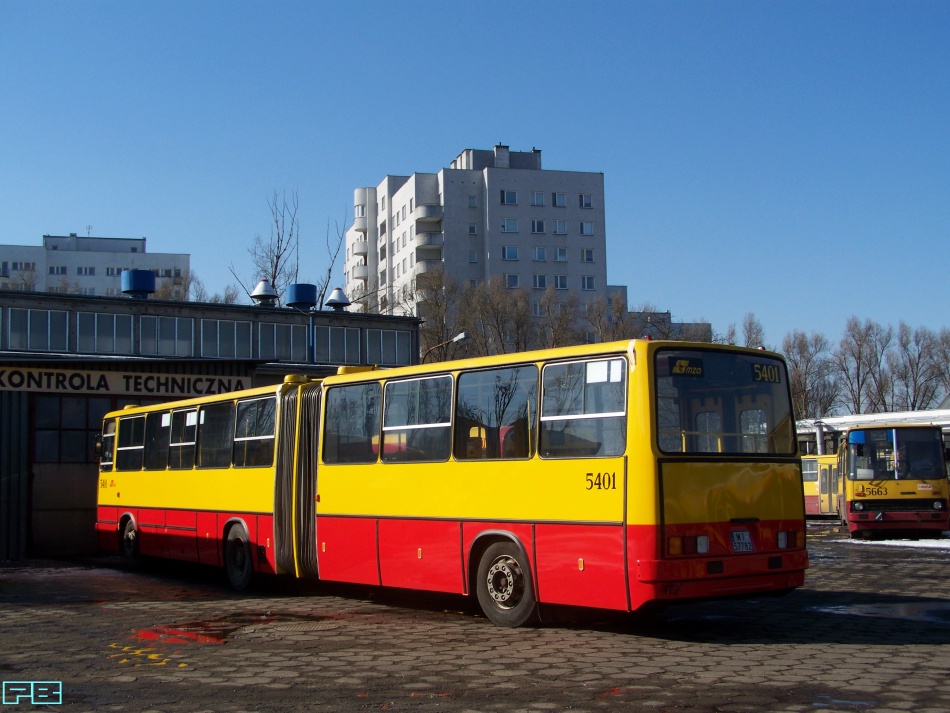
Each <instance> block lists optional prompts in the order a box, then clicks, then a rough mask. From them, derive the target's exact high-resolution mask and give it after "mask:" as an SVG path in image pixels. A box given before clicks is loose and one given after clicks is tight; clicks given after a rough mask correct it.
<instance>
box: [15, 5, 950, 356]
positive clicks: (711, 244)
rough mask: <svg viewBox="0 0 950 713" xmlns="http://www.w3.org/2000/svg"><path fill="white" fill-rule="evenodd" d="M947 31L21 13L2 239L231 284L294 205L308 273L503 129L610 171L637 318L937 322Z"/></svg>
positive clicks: (720, 11) (727, 19)
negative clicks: (277, 212) (356, 213)
mask: <svg viewBox="0 0 950 713" xmlns="http://www.w3.org/2000/svg"><path fill="white" fill-rule="evenodd" d="M948 38H950V3H948V2H924V1H921V2H879V1H875V0H861V1H860V2H848V1H840V2H806V1H802V0H794V1H791V2H785V1H782V0H776V1H772V2H760V1H758V0H755V1H741V2H740V1H736V2H714V1H708V2H707V1H703V2H659V1H658V2H635V1H632V0H631V1H629V2H621V1H617V2H589V3H585V2H578V1H577V0H571V1H570V2H567V1H561V0H557V1H554V2H543V3H538V2H527V1H523V2H513V1H511V0H507V1H505V2H493V1H489V2H445V1H439V2H435V1H432V2H428V1H425V2H423V1H413V2H388V1H387V2H383V1H379V2H340V3H320V2H281V1H277V2H263V1H262V2H240V1H234V2H223V1H217V2H193V1H191V0H188V1H187V2H125V1H123V2H117V1H112V0H109V1H91V2H35V1H31V2H19V1H11V0H2V1H0V99H2V105H0V108H2V110H0V137H2V138H0V184H2V186H3V188H2V190H0V243H15V244H33V245H35V244H39V241H40V239H41V236H42V235H44V234H54V235H56V234H58V235H62V234H68V233H70V232H75V233H79V234H81V235H85V234H86V232H87V228H86V226H92V228H91V234H92V235H97V236H109V237H141V236H146V237H147V238H148V240H149V242H148V246H149V250H150V251H152V252H182V253H190V254H191V255H192V268H193V269H194V271H195V272H196V273H197V274H198V275H199V277H200V278H201V279H202V280H203V282H204V283H205V285H206V287H207V288H208V289H209V290H210V291H221V290H222V289H223V287H224V286H225V285H226V284H228V283H229V282H232V281H233V280H232V279H231V276H230V274H229V272H228V269H227V268H228V264H229V263H232V262H233V263H234V264H235V265H236V266H237V267H238V269H239V271H241V272H242V274H244V273H246V272H248V271H249V270H250V266H249V261H248V258H247V247H248V246H249V245H250V244H251V242H252V240H253V239H254V236H255V235H256V234H262V235H264V236H267V235H268V234H269V218H270V214H269V210H268V207H267V200H268V198H269V196H271V195H272V194H273V192H274V191H275V190H276V191H279V192H283V191H285V190H286V191H288V192H293V191H296V192H297V193H298V195H299V200H300V214H299V215H300V220H301V226H302V231H301V238H302V241H303V244H302V259H303V266H304V267H303V275H302V277H305V278H308V279H316V277H317V276H318V275H319V274H320V273H321V272H322V271H323V270H324V269H325V267H324V266H325V263H326V249H325V247H324V239H325V234H326V230H327V224H328V222H329V223H330V224H331V229H332V226H333V224H335V223H341V224H342V223H344V222H345V221H348V220H349V219H350V216H351V214H352V196H353V189H354V188H356V187H360V186H370V185H376V184H377V183H378V182H379V181H380V180H381V179H382V177H383V176H384V175H386V174H410V173H412V172H414V171H422V172H436V171H438V170H439V169H440V168H442V167H444V166H447V165H448V163H449V162H450V161H451V160H452V159H453V158H454V157H455V156H456V155H457V154H458V153H459V152H460V151H461V150H462V149H465V148H490V147H491V146H493V145H494V144H495V143H498V142H501V143H505V144H508V145H509V146H511V148H512V149H513V150H530V149H531V148H532V147H538V148H540V149H542V150H543V161H544V167H545V168H550V169H562V170H576V171H602V172H603V173H604V175H605V184H606V203H607V204H606V209H607V226H606V230H607V246H608V255H609V257H608V273H609V275H608V276H609V281H610V282H611V283H612V284H626V285H628V286H629V295H630V301H631V303H632V304H633V305H640V304H643V303H650V304H652V305H654V306H656V307H657V308H659V309H661V310H670V311H671V312H672V314H673V317H674V318H675V319H678V320H694V319H705V320H708V321H711V322H712V324H713V328H714V329H715V330H716V331H718V332H724V331H725V330H726V329H727V328H728V326H729V325H730V324H736V325H737V326H738V327H739V328H740V330H741V324H742V320H743V317H744V315H745V314H746V313H747V312H752V313H754V314H755V315H756V317H757V318H758V319H759V320H760V321H761V322H762V323H763V325H764V327H765V330H766V341H767V342H768V343H769V344H771V345H773V346H776V345H778V344H779V343H780V342H781V339H782V337H783V336H784V335H785V334H786V333H787V332H789V331H791V330H793V329H799V330H804V331H807V332H810V331H812V330H817V331H821V332H823V333H825V335H826V336H828V337H829V338H830V339H831V340H832V341H833V342H837V341H838V339H840V337H841V334H842V332H843V329H844V325H845V322H846V320H847V318H848V317H849V316H851V315H857V316H858V317H860V318H861V319H865V318H870V319H873V320H875V321H878V322H881V323H884V324H893V325H894V326H896V325H897V323H898V321H899V320H901V319H903V320H905V321H907V322H908V323H910V324H911V325H913V326H926V327H930V328H931V329H935V330H936V329H940V328H942V327H945V326H950V319H948V317H947V314H946V266H947V257H948V252H950V247H948V237H950V196H948V192H950V96H948V95H950V49H948V44H947V43H948ZM336 274H337V275H338V276H339V275H340V274H341V270H340V269H338V270H337V273H336ZM341 281H342V280H341V279H340V278H339V277H338V278H336V279H335V280H334V282H335V283H338V282H341Z"/></svg>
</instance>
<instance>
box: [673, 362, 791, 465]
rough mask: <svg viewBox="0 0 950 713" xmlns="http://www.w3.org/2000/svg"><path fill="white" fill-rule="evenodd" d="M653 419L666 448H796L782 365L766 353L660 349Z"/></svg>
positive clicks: (715, 450) (726, 450)
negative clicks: (654, 417)
mask: <svg viewBox="0 0 950 713" xmlns="http://www.w3.org/2000/svg"><path fill="white" fill-rule="evenodd" d="M655 359H656V361H655V378H656V420H657V434H658V435H657V437H658V439H659V447H660V450H661V451H663V452H664V453H715V454H723V455H735V454H754V453H758V454H763V453H773V454H784V455H791V454H793V453H795V451H796V442H795V429H794V422H793V419H792V410H791V406H790V404H789V396H788V377H787V374H786V371H785V365H784V364H783V363H782V362H781V361H780V360H779V359H776V358H774V357H771V356H767V355H764V354H763V355H758V354H736V353H727V352H719V351H713V350H709V351H705V350H698V349H689V350H687V349H660V350H657V352H656V357H655Z"/></svg>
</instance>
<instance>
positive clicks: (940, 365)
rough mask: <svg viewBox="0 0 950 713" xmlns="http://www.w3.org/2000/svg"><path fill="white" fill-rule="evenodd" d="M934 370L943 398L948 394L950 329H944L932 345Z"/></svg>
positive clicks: (949, 390) (949, 381) (949, 392)
mask: <svg viewBox="0 0 950 713" xmlns="http://www.w3.org/2000/svg"><path fill="white" fill-rule="evenodd" d="M933 362H934V368H935V369H936V370H937V378H938V379H939V381H940V390H941V392H942V393H943V395H944V396H947V395H948V394H950V329H948V328H947V327H944V328H943V329H941V330H940V333H939V334H938V335H937V340H936V343H935V344H934V359H933Z"/></svg>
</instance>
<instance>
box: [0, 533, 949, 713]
mask: <svg viewBox="0 0 950 713" xmlns="http://www.w3.org/2000/svg"><path fill="white" fill-rule="evenodd" d="M810 534H813V535H814V536H812V537H811V540H810V545H809V547H810V549H811V556H812V568H811V570H810V571H809V575H808V578H807V582H806V586H805V587H804V588H803V589H801V590H798V591H796V592H794V593H793V594H791V595H789V596H788V597H785V598H783V599H761V600H736V601H729V602H717V603H706V604H700V605H691V606H682V607H675V608H671V609H668V610H667V611H666V612H664V613H663V614H661V615H659V616H654V617H651V618H636V617H630V616H620V615H613V614H605V613H603V612H590V611H576V610H567V609H558V610H550V609H547V610H544V612H543V614H544V619H545V624H544V625H543V626H541V627H537V628H526V629H515V630H510V629H500V628H497V627H495V626H493V625H491V624H490V623H489V622H488V621H487V620H485V619H484V618H483V617H481V616H479V615H477V612H476V610H475V609H474V608H472V607H470V606H469V605H468V604H467V602H466V601H465V600H462V599H460V598H456V597H439V596H429V595H419V594H413V593H405V592H394V591H386V590H379V589H367V588H352V587H350V588H343V587H337V586H328V585H319V586H317V585H313V584H307V583H302V582H293V581H290V580H286V581H283V580H271V581H270V582H267V583H265V585H264V586H263V588H262V589H260V590H258V591H257V592H255V593H254V594H252V595H234V594H232V593H230V592H229V591H228V590H227V588H226V587H225V586H224V585H223V583H222V582H221V576H220V574H219V573H217V572H214V571H213V570H208V569H204V568H199V567H186V566H181V565H177V564H167V563H166V564H159V565H152V566H149V567H146V568H145V569H142V570H138V571H134V572H133V571H127V570H124V569H122V568H121V567H118V566H117V565H115V564H114V563H113V562H112V561H110V560H101V561H96V562H84V563H75V562H73V563H68V562H67V563H51V562H29V563H27V564H26V565H25V566H0V674H2V678H3V679H4V680H6V681H41V680H54V681H59V680H61V681H62V682H63V692H64V694H63V704H64V705H63V706H56V707H53V706H49V707H47V709H48V710H64V709H69V710H106V711H190V712H191V711H311V710H313V711H322V710H354V711H357V710H358V711H363V710H366V711H373V710H394V711H395V710H412V711H544V710H568V709H570V710H574V711H598V710H614V709H625V710H635V711H677V712H679V713H693V712H695V713H711V712H713V711H723V712H727V713H728V712H733V711H734V712H742V711H815V710H819V711H822V710H824V711H914V712H915V713H926V712H927V711H934V712H936V711H940V712H945V711H948V710H950V679H948V672H950V578H948V576H947V573H948V568H947V560H948V557H950V541H944V542H943V543H942V544H943V545H945V547H944V548H935V547H930V548H917V547H914V548H909V547H895V546H885V545H880V544H855V543H851V542H848V541H846V540H845V539H844V537H843V535H842V534H841V533H840V531H839V530H838V529H837V528H836V527H833V526H830V525H822V526H817V527H812V528H810ZM38 709H39V708H38V707H36V706H26V705H24V706H15V705H6V706H4V705H0V713H4V712H5V711H7V710H10V711H13V710H38Z"/></svg>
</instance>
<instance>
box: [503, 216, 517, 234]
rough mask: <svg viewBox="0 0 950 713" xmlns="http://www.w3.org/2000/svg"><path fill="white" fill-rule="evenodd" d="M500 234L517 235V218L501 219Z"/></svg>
mask: <svg viewBox="0 0 950 713" xmlns="http://www.w3.org/2000/svg"><path fill="white" fill-rule="evenodd" d="M501 232H503V233H517V232H518V219H517V218H502V219H501Z"/></svg>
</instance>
